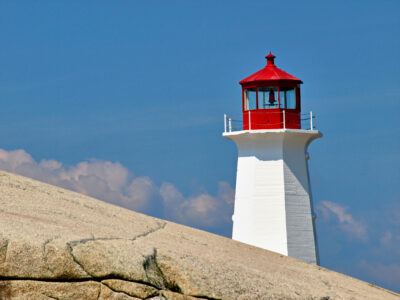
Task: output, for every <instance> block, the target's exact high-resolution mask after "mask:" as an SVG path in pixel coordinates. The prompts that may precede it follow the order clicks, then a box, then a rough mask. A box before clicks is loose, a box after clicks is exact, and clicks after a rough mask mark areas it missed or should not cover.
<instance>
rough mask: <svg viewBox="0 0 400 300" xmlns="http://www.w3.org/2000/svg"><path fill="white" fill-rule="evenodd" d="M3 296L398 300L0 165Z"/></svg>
mask: <svg viewBox="0 0 400 300" xmlns="http://www.w3.org/2000/svg"><path fill="white" fill-rule="evenodd" d="M0 299H400V296H399V295H398V294H396V293H394V292H391V291H388V290H385V289H382V288H379V287H377V286H374V285H372V284H369V283H367V282H363V281H360V280H357V279H355V278H351V277H348V276H345V275H343V274H340V273H336V272H333V271H330V270H327V269H324V268H322V267H318V266H315V265H312V264H308V263H305V262H302V261H300V260H296V259H293V258H290V257H286V256H283V255H280V254H277V253H274V252H270V251H267V250H263V249H260V248H257V247H253V246H249V245H246V244H243V243H240V242H236V241H233V240H231V239H228V238H225V237H221V236H217V235H214V234H211V233H207V232H204V231H200V230H196V229H193V228H189V227H186V226H182V225H178V224H175V223H172V222H168V221H164V220H160V219H156V218H153V217H149V216H146V215H143V214H139V213H136V212H133V211H130V210H127V209H124V208H121V207H117V206H114V205H111V204H108V203H105V202H102V201H99V200H96V199H93V198H90V197H87V196H84V195H81V194H78V193H75V192H71V191H68V190H65V189H62V188H59V187H55V186H51V185H48V184H45V183H41V182H38V181H35V180H32V179H29V178H25V177H22V176H18V175H14V174H11V173H7V172H3V171H0Z"/></svg>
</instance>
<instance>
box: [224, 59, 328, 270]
mask: <svg viewBox="0 0 400 300" xmlns="http://www.w3.org/2000/svg"><path fill="white" fill-rule="evenodd" d="M266 59H267V65H266V66H265V68H263V69H262V70H260V71H258V72H256V73H254V74H253V75H251V76H249V77H247V78H245V79H243V80H242V81H240V82H239V83H240V84H241V85H242V111H243V127H242V128H240V129H239V130H238V131H234V130H232V119H230V118H227V117H226V115H225V132H224V133H223V136H224V137H225V138H227V139H230V140H232V141H234V142H235V143H236V145H237V147H238V153H239V157H238V164H237V177H236V194H235V209H234V215H233V216H232V219H233V233H232V238H233V239H234V240H237V241H241V242H244V243H247V244H251V245H254V246H258V247H261V248H264V249H268V250H271V251H275V252H278V253H281V254H284V255H288V256H291V257H295V258H298V259H301V260H304V261H306V262H309V263H314V264H319V259H318V247H317V240H316V233H315V223H314V221H315V215H314V212H313V205H312V196H311V187H310V177H309V172H308V163H307V160H308V159H309V155H308V152H307V147H308V145H309V144H310V143H311V142H312V141H313V140H314V139H316V138H319V137H322V134H321V133H320V132H319V131H318V130H315V129H314V127H315V121H314V118H315V117H314V116H313V115H312V113H309V114H302V113H301V99H300V84H302V81H301V80H300V79H298V78H296V77H294V76H292V75H290V74H288V73H286V72H284V71H282V70H280V69H279V68H277V67H276V66H275V64H274V59H275V56H274V55H272V54H271V53H270V54H269V55H268V56H266ZM233 121H234V120H233ZM303 121H306V124H305V123H304V122H303ZM313 121H314V122H313ZM313 123H314V124H313ZM234 124H235V123H234Z"/></svg>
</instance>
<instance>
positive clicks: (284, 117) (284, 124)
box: [283, 111, 286, 129]
mask: <svg viewBox="0 0 400 300" xmlns="http://www.w3.org/2000/svg"><path fill="white" fill-rule="evenodd" d="M283 128H284V129H286V114H285V111H283Z"/></svg>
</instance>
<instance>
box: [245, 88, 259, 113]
mask: <svg viewBox="0 0 400 300" xmlns="http://www.w3.org/2000/svg"><path fill="white" fill-rule="evenodd" d="M256 92H257V90H256V89H255V88H252V89H245V90H244V110H254V109H257V108H258V106H257V94H256Z"/></svg>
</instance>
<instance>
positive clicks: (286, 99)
mask: <svg viewBox="0 0 400 300" xmlns="http://www.w3.org/2000/svg"><path fill="white" fill-rule="evenodd" d="M279 96H280V102H281V106H280V107H281V108H287V109H296V93H295V89H294V88H281V89H280V92H279Z"/></svg>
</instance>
